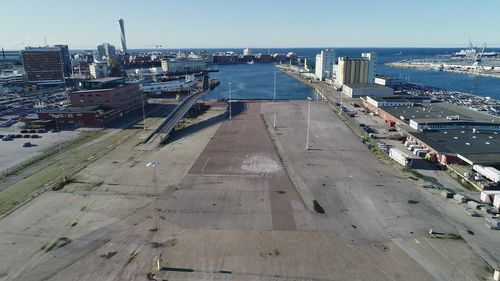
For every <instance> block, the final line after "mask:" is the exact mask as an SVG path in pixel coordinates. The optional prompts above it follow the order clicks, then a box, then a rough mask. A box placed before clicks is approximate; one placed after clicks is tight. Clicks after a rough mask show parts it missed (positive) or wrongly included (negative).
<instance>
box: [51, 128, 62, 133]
mask: <svg viewBox="0 0 500 281" xmlns="http://www.w3.org/2000/svg"><path fill="white" fill-rule="evenodd" d="M60 131H61V130H58V129H55V128H54V129H52V130H50V132H51V133H58V132H60Z"/></svg>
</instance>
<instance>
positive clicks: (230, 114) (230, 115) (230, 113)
mask: <svg viewBox="0 0 500 281" xmlns="http://www.w3.org/2000/svg"><path fill="white" fill-rule="evenodd" d="M231 103H232V102H231V82H229V120H231V118H232V112H231Z"/></svg>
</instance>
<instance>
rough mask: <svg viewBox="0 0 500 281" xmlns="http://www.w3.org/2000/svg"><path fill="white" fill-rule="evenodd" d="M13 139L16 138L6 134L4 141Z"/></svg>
mask: <svg viewBox="0 0 500 281" xmlns="http://www.w3.org/2000/svg"><path fill="white" fill-rule="evenodd" d="M13 139H14V138H13V137H12V135H6V136H3V138H2V140H3V141H11V140H13Z"/></svg>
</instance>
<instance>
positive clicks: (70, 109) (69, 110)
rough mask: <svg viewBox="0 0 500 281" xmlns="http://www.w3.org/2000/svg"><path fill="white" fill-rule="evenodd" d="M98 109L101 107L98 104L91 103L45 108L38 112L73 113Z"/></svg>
mask: <svg viewBox="0 0 500 281" xmlns="http://www.w3.org/2000/svg"><path fill="white" fill-rule="evenodd" d="M99 109H103V108H102V106H100V105H91V106H79V107H66V108H63V109H52V110H51V109H47V110H42V111H40V112H39V113H54V114H58V113H73V112H89V111H96V110H99Z"/></svg>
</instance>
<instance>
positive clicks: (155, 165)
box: [146, 161, 161, 271]
mask: <svg viewBox="0 0 500 281" xmlns="http://www.w3.org/2000/svg"><path fill="white" fill-rule="evenodd" d="M159 166H160V162H158V161H153V162H149V163H147V164H146V167H147V168H153V188H154V191H155V223H156V240H157V241H158V242H157V243H158V244H157V245H156V246H157V247H156V249H157V250H156V255H157V257H158V259H157V260H156V269H157V270H158V271H160V270H161V251H160V246H161V244H160V223H159V215H158V188H157V187H156V169H157V168H158V167H159Z"/></svg>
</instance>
